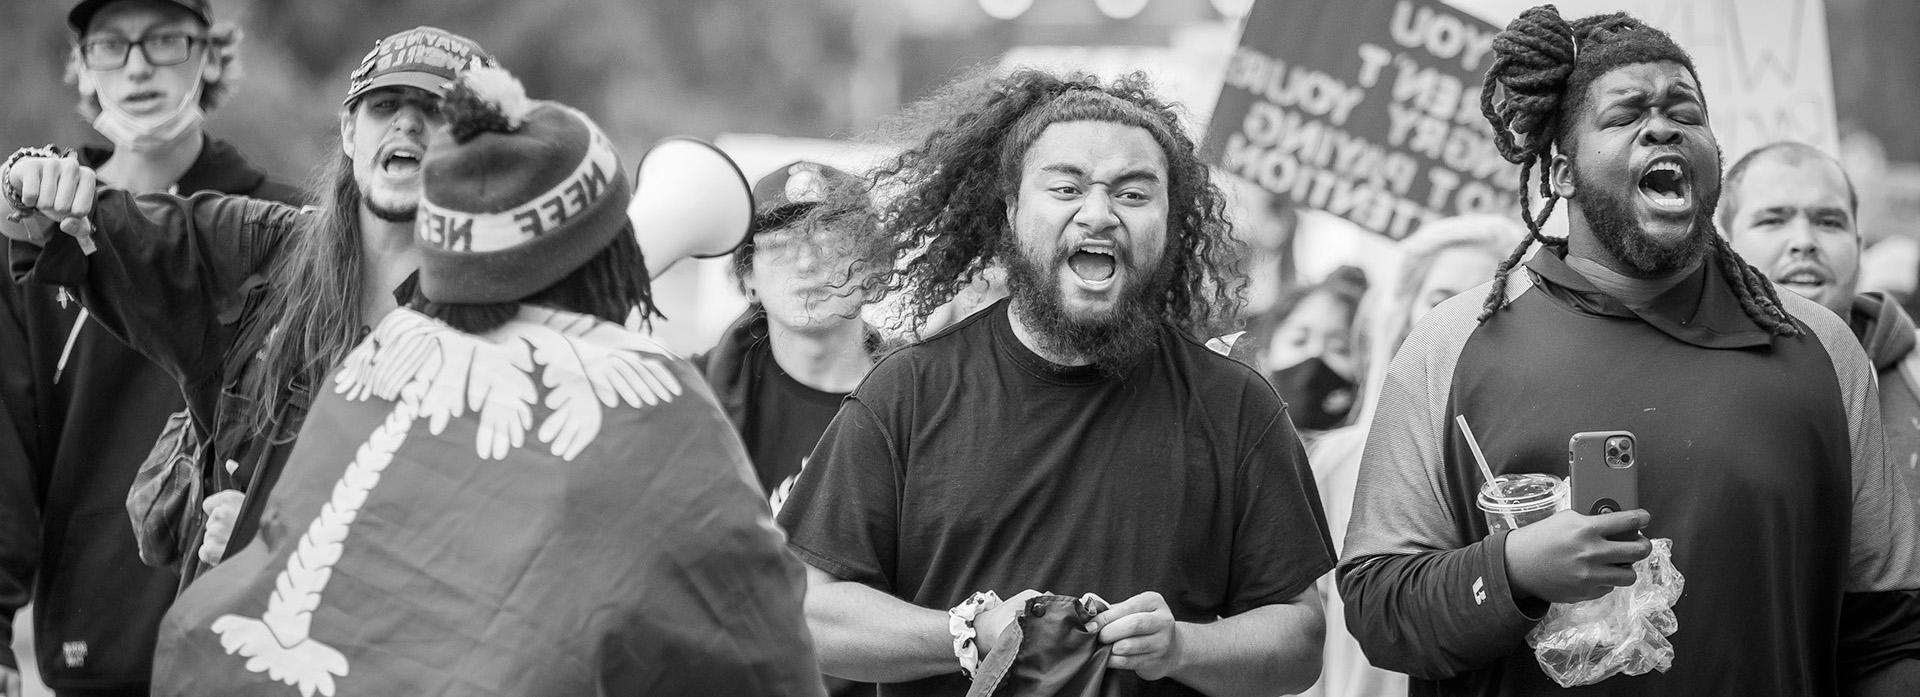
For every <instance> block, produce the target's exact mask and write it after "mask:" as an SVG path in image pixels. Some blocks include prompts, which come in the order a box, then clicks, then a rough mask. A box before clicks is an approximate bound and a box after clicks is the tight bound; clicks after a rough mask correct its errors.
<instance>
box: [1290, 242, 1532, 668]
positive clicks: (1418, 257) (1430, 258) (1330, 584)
mask: <svg viewBox="0 0 1920 697" xmlns="http://www.w3.org/2000/svg"><path fill="white" fill-rule="evenodd" d="M1524 234H1526V228H1524V227H1521V225H1520V223H1518V222H1515V221H1514V220H1512V219H1511V218H1508V217H1505V216H1498V215H1491V214H1483V215H1463V216H1457V217H1452V218H1443V219H1440V220H1436V221H1433V222H1431V223H1427V224H1426V225H1422V226H1420V229H1418V230H1415V231H1413V234H1411V235H1408V236H1407V237H1406V238H1405V239H1402V240H1400V242H1399V243H1398V244H1397V245H1396V246H1397V247H1398V249H1399V255H1398V259H1399V266H1398V268H1395V269H1393V271H1392V273H1389V274H1387V276H1386V277H1385V279H1384V280H1383V282H1381V283H1379V284H1377V285H1374V286H1372V287H1371V288H1369V289H1368V291H1367V298H1366V300H1365V301H1364V302H1362V303H1361V311H1360V320H1359V321H1358V322H1357V323H1356V324H1357V325H1358V326H1357V327H1356V331H1355V332H1354V336H1355V341H1354V347H1355V348H1354V350H1353V352H1354V355H1355V361H1354V364H1355V370H1356V373H1357V374H1356V375H1355V377H1354V381H1355V382H1357V383H1360V384H1361V385H1362V386H1363V387H1362V388H1361V389H1360V390H1359V395H1358V398H1357V399H1356V400H1355V402H1354V406H1353V410H1352V412H1353V413H1352V415H1350V416H1349V417H1348V421H1349V422H1350V425H1347V426H1342V427H1340V428H1336V429H1333V430H1331V431H1328V432H1326V433H1323V434H1321V435H1320V437H1318V438H1315V439H1313V440H1312V441H1311V442H1309V443H1308V444H1307V461H1308V462H1310V463H1313V479H1314V482H1315V483H1316V484H1318V485H1319V487H1320V501H1321V502H1322V503H1323V504H1325V505H1326V509H1327V527H1328V528H1329V529H1331V530H1332V531H1333V542H1334V546H1335V547H1336V548H1338V547H1339V546H1341V545H1342V543H1343V541H1344V538H1345V537H1346V533H1347V521H1348V520H1349V519H1350V518H1351V517H1352V515H1353V487H1354V482H1355V480H1356V479H1357V478H1358V476H1359V474H1360V454H1361V449H1362V448H1363V447H1364V446H1365V445H1366V441H1367V424H1369V423H1370V422H1371V421H1372V416H1373V404H1374V402H1375V401H1376V400H1377V399H1378V398H1379V395H1380V382H1381V380H1382V379H1384V378H1385V375H1384V374H1385V372H1386V366H1387V364H1388V363H1389V362H1390V361H1391V359H1392V358H1393V354H1394V353H1395V352H1396V351H1399V350H1400V342H1401V341H1404V340H1405V339H1406V338H1407V332H1408V331H1409V330H1411V329H1412V328H1413V326H1414V325H1416V324H1418V323H1419V322H1420V320H1421V318H1423V317H1425V316H1426V314H1427V313H1428V312H1429V311H1431V310H1433V308H1434V306H1435V305H1439V304H1440V303H1441V302H1442V301H1444V300H1446V299H1448V298H1451V297H1453V296H1455V295H1459V294H1461V293H1464V292H1466V291H1468V290H1471V289H1473V288H1476V287H1479V286H1480V285H1482V284H1484V283H1485V282H1486V279H1487V277H1488V276H1491V275H1493V271H1494V269H1496V268H1499V266H1500V260H1501V259H1504V258H1506V256H1507V250H1508V248H1509V247H1511V246H1512V243H1513V238H1515V237H1518V236H1520V235H1524ZM1320 591H1321V593H1322V594H1323V595H1325V597H1326V599H1327V650H1326V660H1325V663H1324V664H1323V666H1322V668H1321V669H1320V682H1318V683H1315V684H1314V686H1313V689H1311V690H1308V691H1306V692H1303V693H1301V695H1302V697H1348V696H1350V695H1351V696H1355V697H1358V696H1361V695H1397V694H1405V693H1406V691H1407V676H1406V674H1404V673H1397V672H1394V671H1391V670H1385V669H1382V668H1376V667H1374V666H1373V664H1372V663H1370V662H1368V661H1367V656H1366V654H1365V653H1364V652H1363V651H1361V649H1360V644H1359V643H1358V642H1356V641H1355V640H1354V638H1353V633H1352V632H1351V631H1350V630H1348V629H1347V619H1346V613H1345V612H1344V609H1345V607H1346V605H1345V602H1344V601H1343V600H1342V598H1341V597H1340V593H1339V589H1338V587H1337V586H1336V584H1335V583H1334V578H1333V574H1327V575H1326V576H1323V577H1321V579H1320Z"/></svg>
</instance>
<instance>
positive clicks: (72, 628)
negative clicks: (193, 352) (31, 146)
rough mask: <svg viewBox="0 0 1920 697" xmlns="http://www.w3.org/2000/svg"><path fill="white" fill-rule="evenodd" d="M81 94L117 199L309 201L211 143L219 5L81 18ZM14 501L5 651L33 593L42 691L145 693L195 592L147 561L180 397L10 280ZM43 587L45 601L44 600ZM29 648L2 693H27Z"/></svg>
mask: <svg viewBox="0 0 1920 697" xmlns="http://www.w3.org/2000/svg"><path fill="white" fill-rule="evenodd" d="M67 26H68V28H69V29H70V30H72V32H73V48H72V50H71V51H70V52H69V54H68V57H67V64H66V81H67V83H68V84H71V85H73V86H74V87H76V88H77V89H78V92H79V96H80V103H79V105H78V110H79V112H80V114H81V116H82V117H84V118H86V119H87V120H88V121H89V122H91V123H92V124H93V128H94V130H95V131H97V132H98V133H99V134H100V135H101V136H102V137H104V138H105V140H106V143H105V144H104V145H99V146H85V147H81V148H79V149H78V150H77V151H74V157H75V158H76V159H77V161H78V162H79V163H80V164H83V165H85V166H88V167H92V168H94V169H95V170H96V171H97V172H98V178H99V181H100V183H101V185H103V186H111V187H113V188H116V189H120V190H122V191H125V192H128V193H132V194H139V193H150V192H171V193H178V194H180V195H183V196H184V195H190V194H193V193H196V192H200V191H214V192H221V193H227V194H238V195H243V196H251V197H254V198H261V199H269V200H273V201H279V202H283V203H297V202H298V201H299V200H300V192H299V190H298V189H295V188H293V187H291V186H288V185H286V184H284V183H281V182H279V181H276V180H274V179H273V178H270V177H269V176H268V175H267V173H266V172H264V171H262V170H261V169H260V168H259V167H256V166H254V165H253V164H252V163H251V162H248V161H247V159H246V158H245V157H243V156H242V155H241V154H240V151H239V150H238V149H236V148H235V147H234V146H233V145H232V144H230V143H227V142H226V141H223V140H220V139H218V138H214V137H213V136H211V135H209V134H208V133H207V132H206V128H205V123H206V114H207V113H208V112H211V111H213V110H214V109H216V108H218V107H219V106H220V104H221V103H222V102H223V101H224V100H226V99H228V98H230V97H231V95H232V93H233V87H234V83H235V82H236V78H238V77H239V72H240V64H239V61H238V53H239V51H238V49H239V41H240V32H239V30H238V29H236V28H235V27H234V26H233V25H232V24H230V23H223V22H216V21H215V19H214V13H213V8H212V7H211V6H210V5H209V3H208V2H206V0H178V1H166V2H163V1H161V0H89V1H87V2H81V3H78V4H76V5H74V6H73V8H72V10H71V11H70V12H69V13H68V14H67ZM0 356H5V357H6V360H4V361H0V402H4V403H6V404H7V406H8V409H7V411H8V412H9V414H10V415H11V417H12V418H10V419H6V420H0V441H10V442H14V443H17V444H18V445H19V448H20V452H22V453H24V456H23V457H19V458H14V457H0V487H9V488H12V487H18V489H17V490H18V491H21V492H27V491H31V492H32V494H31V497H30V499H29V501H30V505H7V506H0V528H4V532H0V646H6V645H9V644H10V643H11V641H10V638H11V627H12V625H13V617H14V613H15V611H16V610H17V609H18V608H19V607H20V606H21V603H23V602H25V601H26V600H27V599H28V597H29V595H31V597H32V599H33V601H34V604H33V616H34V617H33V634H34V638H35V643H34V646H35V648H36V651H35V653H36V658H37V659H38V663H39V668H40V675H41V678H42V679H43V680H44V681H45V682H46V683H47V684H48V685H49V686H51V687H52V688H53V689H54V691H55V693H56V694H60V695H82V694H85V695H118V694H126V695H144V694H146V691H147V679H148V674H149V673H150V672H151V666H152V661H153V632H154V629H155V628H156V627H157V626H158V625H159V622H160V617H161V615H162V614H163V613H165V612H166V608H167V604H168V602H169V601H171V600H172V599H173V595H174V591H175V588H176V586H178V584H179V578H178V577H177V576H176V575H175V574H174V573H172V572H169V571H167V570H166V569H157V568H150V567H147V566H144V565H142V564H141V563H140V555H139V551H138V549H137V547H136V544H135V540H134V537H133V535H132V534H131V532H130V531H129V530H128V528H127V518H126V513H125V508H124V504H125V501H126V498H127V489H128V487H129V486H130V485H131V483H132V481H133V478H134V473H135V471H136V470H137V469H139V466H140V463H141V460H142V459H143V457H144V456H145V455H146V454H147V451H148V450H149V449H150V448H152V447H153V443H154V438H155V436H157V435H159V434H160V431H161V428H162V426H163V425H165V423H166V421H167V415H168V414H171V413H173V412H176V411H179V410H180V409H182V408H183V407H184V405H185V403H184V400H183V399H182V398H181V395H180V387H179V385H178V384H177V383H175V382H174V379H173V377H172V376H170V375H169V374H168V373H167V372H166V371H165V370H164V369H162V368H161V366H159V365H156V364H155V363H153V362H151V361H149V360H147V359H146V358H144V357H142V356H141V355H140V354H139V353H137V352H135V351H134V350H133V349H132V348H129V347H128V346H127V345H126V344H125V343H122V342H121V340H120V339H118V338H115V337H114V336H113V335H112V334H111V333H110V332H109V331H108V330H107V329H106V328H104V327H103V326H101V325H100V324H99V323H97V322H95V321H93V320H92V319H91V315H90V314H89V313H88V312H87V310H85V309H82V308H81V306H80V303H78V302H75V301H74V300H73V299H72V298H71V297H69V296H68V294H67V292H66V291H65V290H63V289H61V288H58V287H54V286H45V285H38V284H30V283H16V282H14V281H13V279H12V278H11V276H9V277H8V278H7V279H5V280H0ZM28 584H32V592H31V594H29V593H28ZM13 661H14V657H13V652H12V651H0V694H4V695H8V696H9V697H11V696H12V695H17V694H18V692H19V689H20V685H19V683H20V676H19V673H18V672H17V671H16V670H15V668H16V667H15V666H14V665H13Z"/></svg>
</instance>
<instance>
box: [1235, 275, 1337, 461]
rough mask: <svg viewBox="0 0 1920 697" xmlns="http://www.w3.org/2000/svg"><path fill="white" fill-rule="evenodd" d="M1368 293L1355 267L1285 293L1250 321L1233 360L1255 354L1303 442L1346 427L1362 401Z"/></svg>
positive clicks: (1237, 343)
mask: <svg viewBox="0 0 1920 697" xmlns="http://www.w3.org/2000/svg"><path fill="white" fill-rule="evenodd" d="M1366 292H1367V276H1366V272H1364V271H1361V270H1360V269H1358V268H1355V267H1351V266H1343V267H1340V268H1339V269H1336V270H1335V271H1334V272H1333V273H1332V274H1330V275H1328V276H1327V278H1326V279H1324V280H1321V281H1320V282H1318V283H1314V284H1312V285H1309V286H1304V287H1301V288H1295V289H1292V290H1289V291H1286V292H1285V293H1284V294H1282V296H1281V298H1280V301H1279V302H1277V303H1275V304H1274V307H1273V309H1272V310H1270V311H1268V312H1265V313H1263V314H1261V315H1258V316H1256V317H1254V318H1253V319H1252V320H1250V321H1248V322H1247V333H1246V335H1245V336H1243V337H1242V338H1241V339H1240V340H1239V341H1236V342H1234V344H1233V349H1234V351H1233V355H1235V356H1236V357H1241V358H1243V360H1244V357H1245V356H1246V355H1248V354H1251V355H1252V356H1253V358H1254V365H1255V367H1257V368H1258V369H1259V370H1260V371H1261V372H1262V373H1264V374H1265V375H1266V376H1267V381H1268V382H1270V383H1272V384H1273V389H1274V390H1275V391H1277V392H1279V393H1280V399H1282V400H1285V401H1286V403H1287V416H1288V418H1290V419H1292V420H1293V427H1294V428H1295V429H1296V430H1299V431H1301V437H1302V438H1305V439H1306V440H1307V441H1308V442H1309V443H1311V442H1312V441H1313V439H1314V437H1315V436H1316V435H1318V434H1319V433H1321V432H1324V431H1327V430H1328V429H1332V428H1335V427H1338V426H1340V425H1341V424H1344V423H1346V422H1347V417H1348V415H1349V414H1351V413H1352V411H1353V407H1354V404H1355V402H1356V400H1357V398H1358V393H1357V390H1355V381H1354V370H1355V368H1356V367H1357V366H1356V364H1357V362H1358V361H1357V359H1356V350H1355V347H1354V341H1353V329H1354V321H1355V318H1356V317H1358V316H1359V312H1360V301H1361V298H1362V297H1364V296H1365V295H1366Z"/></svg>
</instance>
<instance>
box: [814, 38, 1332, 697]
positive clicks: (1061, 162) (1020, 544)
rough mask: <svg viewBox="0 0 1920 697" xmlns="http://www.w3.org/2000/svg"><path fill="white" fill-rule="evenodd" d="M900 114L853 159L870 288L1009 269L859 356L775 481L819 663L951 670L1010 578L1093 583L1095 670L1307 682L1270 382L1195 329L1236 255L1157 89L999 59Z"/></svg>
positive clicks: (1207, 688)
mask: <svg viewBox="0 0 1920 697" xmlns="http://www.w3.org/2000/svg"><path fill="white" fill-rule="evenodd" d="M907 122H909V123H911V124H915V125H916V126H924V127H926V128H928V129H929V133H930V135H926V136H924V138H923V140H921V141H920V142H919V144H918V145H916V146H915V147H911V148H909V149H908V150H907V151H906V152H905V153H904V154H902V155H901V156H899V157H898V158H897V159H895V160H894V161H892V162H891V163H889V164H887V165H883V166H882V167H881V168H880V169H879V170H878V171H877V172H875V173H874V175H873V176H874V179H875V182H874V184H875V187H876V190H880V191H889V192H894V196H893V197H892V198H891V199H890V203H889V204H888V206H887V208H886V209H885V210H884V211H883V214H882V216H881V234H883V235H885V236H886V238H887V240H888V241H889V243H890V244H891V245H892V247H893V250H894V258H895V259H896V260H897V261H898V262H900V263H899V264H898V265H897V268H900V269H903V271H902V272H900V273H899V274H895V275H891V276H887V277H884V278H882V277H875V278H873V279H870V280H869V281H868V282H867V284H866V285H867V287H868V290H869V291H871V294H870V297H875V296H879V297H885V296H887V295H889V294H898V295H899V298H898V300H899V303H900V306H901V307H903V308H905V313H906V315H907V316H908V318H909V320H908V321H910V322H912V323H913V324H915V325H916V327H917V326H918V325H919V324H921V323H923V322H924V321H925V320H926V318H927V317H928V316H929V315H930V314H932V313H933V312H934V311H935V310H936V309H937V308H938V307H939V306H940V305H942V304H943V303H945V302H946V301H948V300H949V299H951V298H952V297H953V296H954V294H955V293H956V292H957V291H958V290H960V289H961V288H963V287H965V286H966V285H967V284H968V283H970V282H971V281H972V279H973V278H974V277H975V276H976V275H978V274H979V273H981V272H982V270H983V269H985V268H987V267H989V266H990V265H993V264H1003V265H1004V266H1005V267H1006V268H1007V270H1008V279H1009V281H1008V284H1009V286H1010V290H1011V292H1012V297H1011V298H1009V299H1007V300H1004V301H1001V302H999V303H997V304H995V305H993V306H991V307H990V308H988V309H986V310H983V311H980V312H977V313H975V314H974V315H972V316H970V317H968V318H966V319H963V320H961V321H959V322H957V323H955V324H954V325H953V326H951V327H948V328H946V329H944V330H942V331H940V332H938V333H936V334H934V335H933V336H931V337H929V338H927V339H925V340H923V341H921V342H920V343H918V344H915V345H913V346H909V347H907V348H904V349H901V350H899V351H896V352H894V353H892V354H891V355H889V356H888V357H886V358H885V359H883V360H882V361H881V362H880V364H879V365H877V366H876V367H875V368H874V369H873V372H872V373H871V374H870V375H869V376H868V378H867V380H866V381H865V382H864V383H862V384H861V385H860V387H859V388H858V389H856V390H855V391H854V392H853V394H852V395H850V396H849V397H848V398H847V400H846V401H845V402H844V403H843V404H842V406H841V409H840V413H839V414H838V415H837V416H836V417H835V418H834V421H833V423H832V425H831V426H829V427H828V429H827V431H826V433H825V434H824V435H823V436H822V438H821V441H820V443H819V445H818V447H817V448H816V449H815V450H814V453H813V455H812V458H811V460H810V462H809V465H808V467H807V468H806V470H804V471H803V472H802V473H801V475H800V479H799V481H798V482H797V483H796V485H795V486H794V489H793V492H792V495H791V497H790V498H789V499H788V500H787V503H786V505H785V507H784V508H782V509H781V512H780V517H779V520H780V522H781V524H782V525H783V526H784V527H785V528H786V529H787V530H788V532H789V534H790V545H791V547H792V549H793V550H794V551H795V552H796V553H797V554H799V556H800V558H801V559H802V560H803V561H805V562H807V564H808V565H809V567H810V569H809V571H808V585H809V591H808V596H807V619H808V624H809V625H810V627H811V628H812V630H813V636H814V637H815V640H816V641H817V643H818V648H819V652H820V658H821V667H822V669H823V670H824V671H825V672H827V673H828V674H831V675H838V676H842V677H846V678H851V679H857V680H867V681H873V682H878V683H882V694H889V695H893V694H905V695H960V694H964V693H966V692H967V690H968V687H969V682H968V677H967V676H968V675H969V674H972V673H973V672H974V670H975V669H976V668H980V667H982V666H983V665H988V664H992V663H994V661H993V658H994V654H993V652H994V651H1006V652H1009V653H1010V652H1012V651H1014V650H1016V647H1017V643H1016V642H1008V643H1002V642H1001V639H1002V635H1003V630H1006V628H1007V627H1009V626H1010V623H1011V622H1012V621H1013V620H1014V619H1015V617H1016V615H1018V614H1021V612H1022V610H1024V609H1025V608H1026V607H1027V606H1028V603H1027V602H1026V601H1028V600H1030V599H1033V598H1036V597H1038V596H1040V595H1042V594H1043V593H1054V594H1059V595H1061V596H1078V597H1083V598H1084V597H1085V596H1086V595H1087V594H1092V595H1094V596H1097V597H1098V598H1103V599H1107V600H1111V601H1114V602H1112V604H1111V606H1110V607H1107V609H1105V610H1104V611H1103V612H1098V614H1097V615H1095V616H1093V617H1092V619H1091V621H1089V622H1087V623H1086V625H1085V626H1084V627H1082V628H1079V629H1080V630H1083V631H1086V632H1089V633H1091V634H1093V635H1095V637H1094V638H1093V639H1091V640H1090V641H1089V644H1088V645H1089V646H1093V647H1097V648H1095V649H1094V651H1093V653H1092V657H1091V658H1090V660H1101V661H1104V662H1105V668H1107V669H1111V670H1104V673H1105V675H1104V676H1103V679H1104V680H1105V681H1106V683H1107V690H1108V692H1106V693H1105V694H1128V695H1192V694H1207V695H1223V696H1224V695H1255V694H1259V695H1271V694H1278V693H1282V692H1295V691H1299V690H1301V689H1304V688H1305V687H1307V686H1308V685H1310V684H1311V683H1312V682H1313V680H1314V678H1315V677H1316V675H1317V674H1318V670H1319V659H1320V647H1321V633H1322V622H1323V618H1322V614H1321V613H1322V609H1321V604H1320V599H1319V597H1318V595H1317V594H1316V592H1315V591H1314V589H1313V581H1314V578H1315V577H1316V576H1317V575H1319V574H1321V573H1324V572H1325V571H1326V570H1327V569H1329V568H1330V567H1331V561H1332V560H1331V551H1330V545H1329V543H1328V538H1327V532H1326V522H1325V517H1324V515H1323V513H1322V512H1321V508H1320V501H1319V498H1318V496H1317V494H1316V493H1315V491H1314V485H1313V478H1312V474H1311V472H1310V471H1309V470H1308V468H1307V464H1306V459H1305V456H1304V454H1303V452H1302V450H1301V446H1300V442H1299V440H1298V438H1297V436H1296V435H1295V434H1294V432H1293V429H1292V427H1291V425H1290V424H1289V422H1288V419H1287V417H1286V414H1285V412H1284V407H1283V405H1282V403H1281V402H1280V400H1279V398H1278V397H1276V396H1275V394H1274V392H1273V390H1272V388H1270V387H1268V386H1267V384H1266V383H1265V381H1263V380H1262V379H1261V378H1260V376H1259V375H1258V374H1256V373H1255V372H1254V371H1253V370H1252V369H1250V368H1247V367H1246V366H1244V365H1241V364H1239V363H1237V362H1235V361H1232V360H1230V359H1227V358H1225V357H1222V356H1219V355H1216V354H1214V353H1213V352H1211V351H1209V350H1207V349H1206V348H1205V346H1204V345H1203V344H1202V343H1201V342H1200V341H1198V340H1196V339H1195V338H1194V336H1195V334H1196V333H1199V332H1204V331H1205V330H1207V329H1209V328H1212V327H1213V326H1215V325H1217V324H1219V323H1220V322H1221V321H1222V320H1223V319H1224V318H1226V317H1229V316H1230V315H1231V314H1232V311H1233V309H1234V306H1235V304H1236V303H1237V301H1238V297H1239V296H1240V295H1241V293H1242V284H1241V283H1240V282H1239V281H1238V279H1237V278H1236V277H1235V275H1234V270H1233V268H1232V260H1233V259H1234V258H1235V257H1234V252H1235V251H1236V249H1235V247H1236V245H1235V244H1234V243H1233V242H1232V241H1231V239H1230V238H1229V237H1228V233H1227V223H1226V221H1225V220H1224V219H1223V215H1222V211H1223V206H1222V204H1221V198H1220V193H1219V191H1218V189H1216V188H1215V187H1214V186H1213V185H1212V183H1211V182H1210V181H1209V179H1208V173H1207V169H1206V167H1205V165H1204V164H1202V162H1201V161H1200V159H1199V158H1198V157H1197V156H1196V155H1195V153H1194V146H1193V143H1192V141H1191V140H1190V139H1189V138H1188V137H1187V135H1186V134H1185V133H1184V131H1183V130H1182V128H1181V126H1180V125H1179V122H1178V121H1177V117H1176V116H1175V111H1174V107H1173V106H1172V105H1170V104H1169V103H1167V102H1164V101H1161V100H1159V99H1157V98H1155V97H1154V96H1153V95H1152V94H1151V93H1150V92H1149V90H1148V88H1147V87H1146V86H1145V84H1144V79H1143V78H1140V77H1138V76H1134V77H1129V78H1126V79H1122V80H1120V81H1118V82H1115V83H1112V84H1101V83H1099V82H1098V81H1095V80H1093V79H1091V78H1086V77H1080V76H1075V77H1072V78H1069V79H1062V78H1060V77H1057V76H1054V75H1051V74H1047V73H1043V72H1037V71H1026V70H1023V71H1018V72H1015V73H1012V74H1011V75H1007V76H1004V77H1000V78H997V79H989V80H986V81H984V84H982V83H981V82H979V81H975V80H971V79H969V80H963V81H961V82H960V83H957V84H956V85H955V86H953V87H950V88H948V89H947V90H945V91H943V92H942V93H940V94H938V95H936V96H935V97H933V98H931V99H930V100H929V101H927V102H925V103H923V104H921V105H918V106H917V107H915V108H913V109H911V110H910V111H909V112H908V119H907ZM1002 594H1004V595H1005V596H1007V597H1006V600H1005V601H1004V602H1000V601H999V598H1000V596H1001V595H1002ZM1105 603H1106V601H1105V600H1101V601H1096V602H1090V603H1089V604H1090V605H1093V606H1094V607H1095V609H1096V610H1098V609H1099V607H1100V606H1104V605H1105ZM948 608H952V609H951V610H949V609H948ZM1006 634H1007V635H1008V636H1011V637H1016V638H1017V636H1018V635H1016V634H1013V633H1012V632H1006ZM983 654H985V655H983ZM1008 655H1009V654H1000V656H1001V659H1002V661H1003V662H1004V660H1005V659H1006V657H1007V656H1008ZM1021 655H1022V658H1021V660H1023V661H1024V660H1027V658H1026V652H1025V651H1022V652H1021ZM1002 667H1003V668H1004V666H1002ZM1092 667H1093V668H1095V669H1096V671H1098V669H1099V668H1100V667H1099V666H1092Z"/></svg>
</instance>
